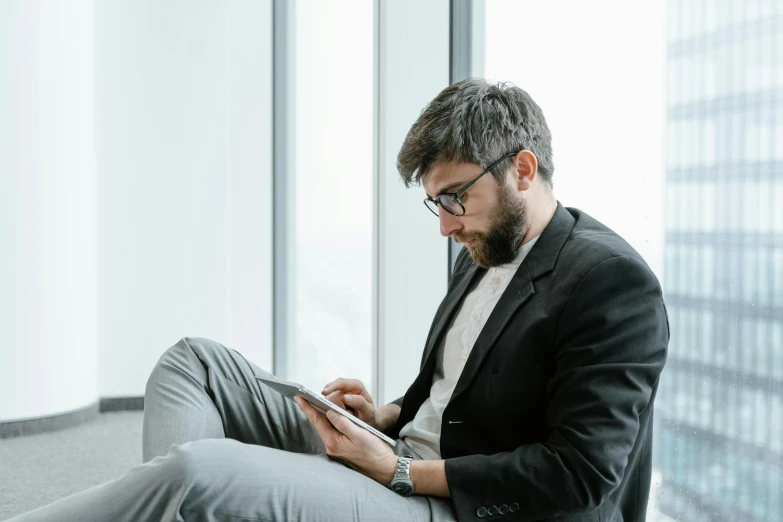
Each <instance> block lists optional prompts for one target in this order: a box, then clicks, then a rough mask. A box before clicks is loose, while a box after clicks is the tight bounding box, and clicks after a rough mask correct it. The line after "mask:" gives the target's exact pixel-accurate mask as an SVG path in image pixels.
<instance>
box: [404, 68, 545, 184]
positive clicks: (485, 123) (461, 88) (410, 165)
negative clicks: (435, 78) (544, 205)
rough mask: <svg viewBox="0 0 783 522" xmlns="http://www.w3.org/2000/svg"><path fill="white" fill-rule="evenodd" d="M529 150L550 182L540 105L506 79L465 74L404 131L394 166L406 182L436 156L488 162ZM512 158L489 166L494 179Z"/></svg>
mask: <svg viewBox="0 0 783 522" xmlns="http://www.w3.org/2000/svg"><path fill="white" fill-rule="evenodd" d="M523 149H526V150H529V151H531V152H532V153H533V154H535V155H536V158H537V159H538V173H539V174H540V175H541V177H542V179H543V180H544V181H546V183H547V184H548V185H549V187H550V188H551V187H552V174H553V173H554V170H555V167H554V164H553V163H552V135H551V134H550V133H549V127H548V126H547V124H546V120H545V119H544V113H543V112H542V111H541V108H540V107H539V106H538V105H537V104H536V102H534V101H533V98H531V97H530V95H529V94H528V93H526V92H525V91H523V90H522V89H520V88H519V87H517V86H515V85H513V84H510V83H506V82H504V83H498V84H490V83H488V82H487V81H486V80H484V79H482V78H468V79H467V80H463V81H461V82H457V83H455V84H453V85H450V86H449V87H446V88H445V89H443V90H442V91H441V92H440V94H438V96H437V97H436V98H435V99H434V100H432V101H431V102H430V103H429V104H428V105H427V106H426V107H425V108H424V110H423V111H422V112H421V114H420V115H419V118H418V119H417V120H416V122H415V123H414V124H413V126H412V127H411V128H410V130H409V131H408V135H407V136H406V137H405V142H404V143H403V144H402V148H401V149H400V153H399V154H398V155H397V170H398V171H399V172H400V176H401V177H402V179H403V181H404V182H405V186H406V187H409V186H410V185H411V184H412V183H416V184H419V183H421V180H422V178H423V177H424V176H426V175H427V174H428V173H429V171H430V169H432V166H433V165H434V164H435V163H437V162H440V161H447V162H448V161H457V162H460V163H475V164H477V165H480V166H482V167H487V166H489V164H490V163H491V162H493V161H496V160H497V159H498V158H500V157H502V156H503V155H504V154H508V153H510V152H516V151H519V150H523ZM511 165H512V162H511V159H508V160H505V161H502V162H500V163H499V164H498V165H497V166H496V167H495V168H493V169H492V175H494V176H495V177H496V178H497V179H498V180H499V181H502V178H503V175H504V173H505V172H506V171H507V170H508V168H509V167H510V166H511Z"/></svg>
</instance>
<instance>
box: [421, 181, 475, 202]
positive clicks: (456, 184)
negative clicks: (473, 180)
mask: <svg viewBox="0 0 783 522" xmlns="http://www.w3.org/2000/svg"><path fill="white" fill-rule="evenodd" d="M466 183H467V181H456V182H454V183H449V184H448V185H446V186H445V187H443V188H442V189H440V192H438V196H440V195H441V194H444V193H446V192H449V191H450V190H453V189H455V188H457V187H461V186H462V185H464V184H466ZM425 194H427V193H426V192H425ZM427 197H428V198H430V199H435V198H433V197H432V196H430V195H429V194H427Z"/></svg>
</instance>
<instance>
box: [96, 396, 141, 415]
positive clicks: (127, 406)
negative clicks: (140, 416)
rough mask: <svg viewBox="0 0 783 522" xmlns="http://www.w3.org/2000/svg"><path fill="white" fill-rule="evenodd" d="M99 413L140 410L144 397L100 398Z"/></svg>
mask: <svg viewBox="0 0 783 522" xmlns="http://www.w3.org/2000/svg"><path fill="white" fill-rule="evenodd" d="M100 404H101V407H100V409H101V413H106V412H107V411H141V410H143V409H144V397H107V398H104V399H101V401H100Z"/></svg>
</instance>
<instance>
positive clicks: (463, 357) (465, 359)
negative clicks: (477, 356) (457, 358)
mask: <svg viewBox="0 0 783 522" xmlns="http://www.w3.org/2000/svg"><path fill="white" fill-rule="evenodd" d="M467 360H468V356H467V355H465V354H464V353H463V354H462V362H465V361H467Z"/></svg>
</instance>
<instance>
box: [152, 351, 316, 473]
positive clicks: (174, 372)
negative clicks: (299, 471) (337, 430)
mask: <svg viewBox="0 0 783 522" xmlns="http://www.w3.org/2000/svg"><path fill="white" fill-rule="evenodd" d="M268 375H269V373H268V372H266V371H264V370H262V369H261V368H259V367H258V366H256V365H254V364H252V363H250V362H249V361H247V360H246V359H245V358H244V357H242V355H240V354H239V353H238V352H236V351H234V350H232V349H230V348H226V347H225V346H223V345H221V344H220V343H217V342H215V341H211V340H209V339H199V338H184V339H182V340H181V341H179V342H178V343H177V344H175V345H174V346H172V347H171V348H169V349H168V350H167V351H166V352H165V353H164V354H163V355H162V356H161V358H160V360H159V361H158V363H157V365H156V366H155V368H154V370H153V371H152V374H151V375H150V378H149V380H148V382H147V388H146V393H145V398H144V429H143V442H142V446H143V451H142V452H143V460H144V462H147V461H149V460H150V459H152V458H154V457H156V456H160V455H165V454H166V453H167V452H168V450H169V448H170V447H171V446H172V445H173V444H182V443H185V442H190V441H195V440H200V439H205V438H224V437H228V438H232V439H235V440H238V441H240V442H246V443H250V444H259V445H262V446H268V447H271V448H278V449H284V450H286V451H293V452H298V453H321V454H323V453H325V451H326V450H325V448H324V447H323V443H322V442H321V439H320V438H319V437H318V433H317V432H316V431H315V428H313V426H312V425H311V424H310V423H309V422H308V420H307V417H305V415H304V414H303V413H302V412H301V411H300V410H299V408H298V406H297V405H296V404H295V403H294V402H293V401H290V400H288V399H286V398H285V397H283V396H282V395H280V394H279V393H277V392H276V391H274V390H272V389H271V388H269V387H267V386H266V385H264V384H263V383H260V382H259V381H258V380H256V377H258V376H268Z"/></svg>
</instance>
